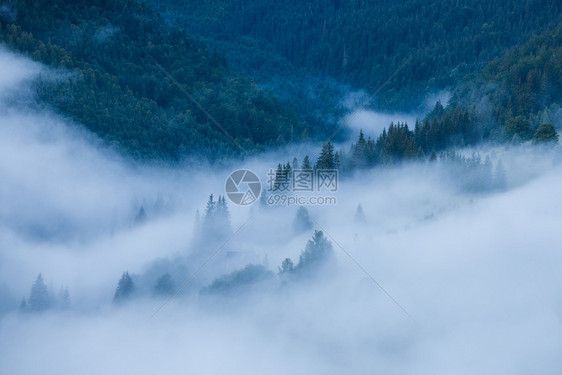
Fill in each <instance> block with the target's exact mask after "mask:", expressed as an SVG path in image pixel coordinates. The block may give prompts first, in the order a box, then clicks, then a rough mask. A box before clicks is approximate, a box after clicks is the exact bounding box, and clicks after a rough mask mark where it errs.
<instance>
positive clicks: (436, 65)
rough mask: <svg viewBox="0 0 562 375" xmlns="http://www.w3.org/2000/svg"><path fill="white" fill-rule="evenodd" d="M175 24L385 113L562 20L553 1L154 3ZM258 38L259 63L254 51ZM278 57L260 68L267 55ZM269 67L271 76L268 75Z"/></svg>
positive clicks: (233, 55) (234, 55) (235, 57)
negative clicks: (326, 83)
mask: <svg viewBox="0 0 562 375" xmlns="http://www.w3.org/2000/svg"><path fill="white" fill-rule="evenodd" d="M151 3H152V4H153V5H154V6H155V7H156V8H157V9H159V10H161V11H162V12H164V14H166V18H167V19H168V20H170V22H172V23H174V24H176V25H179V26H181V27H183V28H184V29H186V30H188V32H189V33H192V34H194V35H200V36H201V37H204V38H206V39H207V40H209V41H214V42H216V43H218V44H219V45H220V46H222V48H223V50H224V51H225V53H227V55H228V56H229V57H230V59H229V60H231V61H233V62H234V63H235V65H242V68H243V70H245V71H249V72H251V74H254V75H258V76H262V75H267V74H271V70H273V69H271V68H272V67H275V68H276V69H275V70H287V68H286V65H287V64H286V63H285V61H288V62H290V63H291V64H293V65H294V66H296V67H304V68H306V69H307V70H308V71H309V72H312V73H314V74H317V75H321V76H330V77H335V78H337V79H339V80H340V81H341V82H344V83H347V84H350V85H351V86H352V87H354V88H357V89H366V90H367V91H368V92H369V93H370V94H376V100H377V103H375V105H377V107H378V108H384V109H388V108H392V109H401V110H410V109H412V107H413V106H415V105H417V104H419V103H420V101H421V100H422V99H423V98H424V97H425V96H426V95H427V93H428V91H431V90H436V89H441V88H443V87H455V86H457V85H458V84H459V81H465V80H467V79H469V78H470V77H472V76H473V74H475V73H477V72H479V71H480V69H481V68H482V67H484V66H485V65H486V64H487V63H488V62H489V61H490V60H492V59H494V58H497V57H499V56H501V55H502V54H503V53H504V51H505V49H506V48H512V47H514V46H516V45H518V44H522V43H524V42H526V41H527V40H528V39H529V38H530V37H532V36H533V35H535V34H540V33H541V32H543V31H545V30H548V29H549V28H552V27H555V26H556V25H557V24H558V23H559V22H560V21H561V20H562V4H561V3H560V2H556V1H548V0H527V1H511V0H494V1H486V2H482V1H477V0H464V1H450V0H438V1H423V0H407V1H389V0H383V1H364V0H352V1H341V0H313V1H278V0H243V1H242V0H202V1H193V0H168V1H165V0H154V1H152V2H151ZM249 41H252V42H253V46H254V49H258V50H259V52H253V53H252V54H251V58H252V59H254V60H255V61H256V62H259V63H256V64H255V65H253V64H252V61H251V60H250V59H248V58H244V56H239V55H241V54H247V46H248V44H249V43H251V42H249ZM264 54H268V55H269V56H274V57H273V58H269V59H267V60H268V61H267V62H268V63H269V64H263V63H261V62H262V61H260V60H263V55H264ZM262 69H267V70H269V71H270V73H267V71H266V72H263V71H262Z"/></svg>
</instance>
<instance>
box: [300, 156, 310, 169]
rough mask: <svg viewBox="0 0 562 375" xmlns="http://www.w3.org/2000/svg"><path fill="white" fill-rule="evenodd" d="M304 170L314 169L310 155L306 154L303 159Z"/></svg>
mask: <svg viewBox="0 0 562 375" xmlns="http://www.w3.org/2000/svg"><path fill="white" fill-rule="evenodd" d="M301 169H302V170H312V164H311V163H310V159H309V158H308V155H306V156H305V157H304V159H303V161H302V167H301Z"/></svg>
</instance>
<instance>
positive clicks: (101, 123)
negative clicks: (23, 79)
mask: <svg viewBox="0 0 562 375" xmlns="http://www.w3.org/2000/svg"><path fill="white" fill-rule="evenodd" d="M5 6H8V7H11V9H13V13H14V14H16V15H17V16H16V18H15V19H12V18H9V17H0V41H1V42H2V43H4V44H5V45H8V46H9V47H10V48H13V49H15V50H17V51H19V52H21V53H23V54H26V55H27V56H29V57H31V58H33V59H35V60H37V61H40V62H42V63H45V64H47V65H49V66H51V67H53V68H64V69H66V70H69V71H71V72H72V73H73V74H71V75H68V76H66V78H61V79H58V80H48V81H41V82H39V83H37V84H36V86H35V89H36V91H37V93H38V96H39V97H40V99H41V100H42V101H43V103H45V104H47V105H49V106H51V107H53V108H55V109H56V110H58V111H60V112H62V113H63V114H65V115H67V116H68V117H69V118H71V119H73V120H76V121H78V122H80V123H82V124H84V125H85V126H86V127H87V128H88V129H89V130H91V131H92V132H94V133H95V134H97V135H98V136H100V137H101V138H102V139H103V140H104V141H106V142H107V143H108V144H110V145H113V146H115V147H116V148H118V149H120V150H123V151H125V152H127V153H129V154H131V155H132V156H134V157H136V158H139V159H151V160H154V159H163V160H167V161H175V160H179V159H180V158H183V157H185V156H188V155H203V156H206V157H208V158H209V159H210V160H217V159H221V158H224V157H227V156H235V155H240V153H241V152H242V151H241V150H240V149H239V148H238V147H237V146H236V145H235V144H234V143H233V142H232V141H231V139H229V137H228V136H226V135H225V134H223V132H222V131H221V130H219V129H218V128H217V127H216V125H215V124H214V121H213V119H215V120H216V121H218V123H220V124H221V126H223V127H224V129H225V130H226V131H227V132H228V133H229V134H230V135H232V137H234V138H235V139H236V141H237V142H238V143H239V144H241V145H242V147H244V148H245V149H246V150H248V151H250V152H251V151H255V150H260V149H263V148H265V147H269V146H273V145H279V144H283V143H286V142H289V141H297V140H299V139H300V135H301V134H302V133H303V132H304V131H305V130H306V129H307V125H306V124H305V123H304V122H303V121H302V120H300V119H299V118H298V116H296V115H295V114H294V113H292V112H291V111H289V110H287V109H286V108H284V107H283V105H282V104H281V103H280V102H279V101H278V100H277V99H275V98H274V97H273V96H272V95H271V94H270V93H268V92H266V91H263V90H261V89H259V88H258V87H257V86H256V85H255V84H254V83H253V82H252V81H250V80H248V79H246V78H243V77H240V76H237V75H234V74H232V73H230V72H229V69H228V68H227V66H226V64H225V62H224V59H223V58H221V57H220V56H218V55H217V54H215V53H211V52H209V51H208V50H207V48H206V47H205V45H203V44H202V43H201V42H197V41H195V40H194V39H193V38H191V37H189V36H188V35H187V34H186V33H185V32H182V31H178V30H177V29H174V28H172V27H170V26H167V25H166V23H165V22H164V20H163V19H162V18H161V17H160V16H159V15H158V14H157V13H156V12H155V11H152V10H150V9H149V8H147V7H145V6H143V5H142V4H139V3H137V2H136V1H120V2H119V1H114V2H100V1H95V0H78V1H72V2H65V1H62V0H55V1H52V2H46V1H32V0H22V1H17V2H16V1H11V2H9V3H8V4H5ZM157 64H159V65H160V66H161V67H162V68H163V69H165V70H166V71H167V72H168V73H169V74H170V75H171V76H172V77H174V79H175V80H176V81H177V82H178V83H179V84H180V86H181V88H180V87H178V86H177V85H176V84H175V83H174V82H172V81H171V80H170V79H169V78H168V77H167V76H165V75H164V73H163V72H162V71H161V70H160V69H159V67H158V65H157ZM185 91H187V92H188V93H189V95H190V96H191V97H192V98H193V99H194V100H196V101H197V102H198V103H200V105H201V106H202V107H203V108H205V110H206V111H207V113H209V114H210V115H211V116H212V117H213V119H211V118H210V117H209V116H208V115H207V114H206V113H204V112H202V111H201V110H200V108H199V107H198V106H197V105H196V104H194V102H193V101H192V100H190V98H189V97H188V95H186V94H185ZM309 130H310V129H309Z"/></svg>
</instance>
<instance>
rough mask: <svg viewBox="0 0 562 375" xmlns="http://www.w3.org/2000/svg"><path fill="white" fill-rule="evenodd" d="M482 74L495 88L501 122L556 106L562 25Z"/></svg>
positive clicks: (561, 91)
mask: <svg viewBox="0 0 562 375" xmlns="http://www.w3.org/2000/svg"><path fill="white" fill-rule="evenodd" d="M559 14H560V13H559ZM484 72H485V78H486V79H487V80H488V81H492V82H494V83H495V84H496V85H498V89H497V90H494V91H493V92H492V93H491V101H492V108H493V111H494V114H495V116H496V118H498V119H499V120H500V121H502V120H504V119H508V118H509V117H517V116H524V117H526V118H528V117H529V116H530V115H531V114H534V113H536V112H537V111H539V110H541V109H543V108H544V105H545V104H546V105H549V104H550V103H555V102H558V101H559V100H560V99H562V24H559V25H557V27H553V28H551V29H547V30H546V31H545V32H543V33H542V34H540V35H537V36H533V37H532V38H530V39H529V40H528V41H527V42H526V43H525V44H523V45H521V46H519V47H517V48H513V49H511V50H509V51H508V52H507V53H505V54H504V55H503V56H502V57H501V58H497V59H495V60H494V61H492V62H491V63H490V64H489V65H488V66H487V67H486V69H485V71H484ZM531 135H532V134H530V135H528V137H529V138H530V136H531Z"/></svg>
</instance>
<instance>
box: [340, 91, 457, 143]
mask: <svg viewBox="0 0 562 375" xmlns="http://www.w3.org/2000/svg"><path fill="white" fill-rule="evenodd" d="M450 99H451V93H450V92H449V91H446V90H441V91H438V92H435V93H432V94H430V95H427V97H426V98H425V99H424V101H423V104H421V105H420V106H419V110H417V111H412V112H409V113H408V112H385V111H375V110H372V109H369V103H370V102H371V99H370V98H369V97H368V95H367V94H366V93H365V92H362V91H360V92H357V93H353V94H350V95H348V96H347V97H346V98H345V100H344V106H345V107H346V108H348V110H350V111H351V113H350V114H349V115H347V116H345V117H344V118H343V120H342V124H343V125H344V126H346V127H348V128H350V129H351V130H354V131H355V132H359V131H360V130H363V131H364V132H366V133H367V134H369V135H370V136H371V137H373V138H375V139H376V138H377V137H378V136H379V135H380V134H381V133H382V131H383V129H384V128H388V125H389V124H390V123H391V122H393V123H395V124H396V123H406V124H408V126H409V128H410V129H413V128H414V125H415V123H416V119H423V117H424V116H425V114H426V113H428V112H430V111H431V110H432V109H433V108H434V106H435V104H436V103H437V102H440V103H441V104H442V105H443V106H446V105H447V103H448V102H449V100H450Z"/></svg>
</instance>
